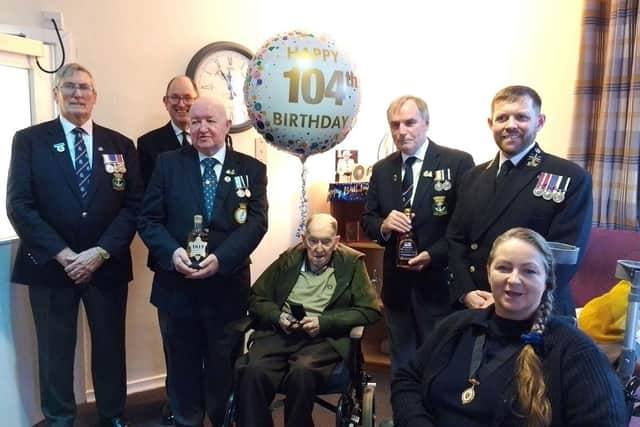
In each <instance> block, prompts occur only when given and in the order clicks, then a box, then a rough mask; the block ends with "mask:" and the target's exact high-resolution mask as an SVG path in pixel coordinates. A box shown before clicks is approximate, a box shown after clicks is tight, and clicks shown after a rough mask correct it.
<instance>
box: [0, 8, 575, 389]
mask: <svg viewBox="0 0 640 427" xmlns="http://www.w3.org/2000/svg"><path fill="white" fill-rule="evenodd" d="M375 4H376V3H375V2H374V3H364V2H355V1H351V2H349V1H344V0H324V1H318V2H305V1H302V0H296V1H294V0H291V1H289V0H271V1H258V0H235V1H228V2H223V1H214V0H185V1H183V2H176V1H174V0H172V1H166V0H154V1H135V0H109V1H104V2H98V1H80V0H3V2H2V3H1V4H0V20H1V21H2V22H0V23H6V24H21V25H27V26H40V14H39V12H40V11H41V10H58V11H62V12H63V14H64V23H65V30H66V31H69V32H71V33H72V36H73V41H74V46H75V52H73V56H74V57H75V58H76V59H77V60H78V61H79V62H81V63H83V64H84V65H86V66H88V67H89V68H90V69H91V70H92V71H93V73H94V76H95V78H96V80H97V84H98V90H99V95H98V105H97V108H96V112H95V118H96V120H97V121H98V122H100V123H102V124H104V125H107V126H110V127H113V128H116V129H118V130H120V131H122V132H123V133H125V134H126V135H129V136H130V137H132V138H136V137H137V136H139V135H140V134H142V133H143V132H145V131H147V130H149V129H151V128H153V127H157V126H159V125H161V124H162V123H164V121H165V120H166V113H165V111H164V109H163V105H162V103H161V97H162V95H163V91H164V88H165V85H166V81H167V79H168V77H169V76H172V75H174V74H177V73H182V72H184V70H185V69H186V66H187V63H188V62H189V60H190V59H191V57H192V55H193V54H194V53H195V52H196V51H197V50H198V49H199V48H201V47H202V46H204V45H206V44H208V43H210V42H213V41H218V40H228V41H234V42H238V43H240V44H243V45H245V46H247V47H249V48H250V49H252V50H254V51H255V50H256V49H257V48H258V47H259V46H260V45H261V44H262V43H263V42H264V41H265V40H267V39H268V38H269V37H271V36H272V35H274V34H276V33H278V32H281V31H286V30H291V29H307V30H313V31H315V32H324V33H327V34H329V35H331V36H332V37H333V38H334V39H335V40H336V41H337V42H338V44H339V45H342V46H343V47H344V48H345V49H346V50H347V51H349V52H350V53H351V55H352V58H353V60H354V62H355V63H356V64H357V65H358V70H359V73H360V81H361V85H362V86H361V87H362V94H363V95H362V107H361V111H360V114H359V116H358V122H357V124H356V126H355V128H354V130H353V132H352V133H351V134H350V135H349V137H348V138H347V140H346V141H344V142H343V143H342V144H341V146H340V147H342V148H352V149H357V150H359V151H360V155H359V160H360V162H361V163H372V162H373V161H374V160H375V159H376V147H377V144H378V142H379V141H380V139H381V138H382V137H383V136H384V135H385V133H386V130H387V128H386V123H385V113H384V112H385V109H386V106H387V104H388V102H389V101H390V100H391V99H392V98H394V97H396V96H398V95H400V94H404V93H409V92H410V93H413V94H416V95H420V96H422V97H424V98H425V99H426V100H427V101H428V102H429V104H430V109H431V129H430V136H431V138H433V139H434V140H435V141H437V142H440V143H442V144H445V145H450V146H453V147H457V148H461V149H464V150H467V151H469V152H470V153H472V154H473V156H474V157H475V159H476V162H481V161H485V160H487V159H489V158H490V157H492V156H493V154H494V152H495V149H494V145H493V141H492V138H491V135H490V133H489V131H488V129H487V127H486V117H487V116H488V113H489V101H490V99H491V97H492V96H493V94H494V93H495V91H496V90H497V89H499V88H500V87H502V86H505V85H508V84H514V83H521V84H528V85H531V86H533V87H535V88H536V89H537V90H538V91H539V92H540V94H541V95H542V98H543V110H545V112H546V113H547V116H548V121H547V125H546V127H545V129H544V130H543V132H542V133H541V135H540V138H539V140H540V142H541V143H542V145H543V147H545V148H546V149H547V150H549V151H551V152H554V153H558V154H564V153H565V152H566V149H567V143H568V138H569V135H570V122H571V115H572V109H573V101H572V93H573V83H574V80H575V74H576V73H575V70H576V66H577V65H576V64H577V55H578V49H579V25H580V16H581V7H582V2H581V1H580V0H565V1H557V0H484V1H476V0H468V1H457V2H445V1H440V0H416V1H408V0H395V1H392V2H386V3H385V4H384V6H374V5H375ZM363 7H366V8H367V11H366V14H367V18H366V19H365V18H364V17H363V15H364V11H363ZM255 135H256V134H255V133H254V131H253V130H250V131H247V132H245V133H244V134H242V135H239V136H237V137H235V141H236V144H237V146H238V147H239V148H240V150H242V151H249V152H252V149H253V148H252V144H253V138H254V137H255ZM333 156H334V154H333V152H329V153H325V154H322V155H316V156H313V157H311V158H310V159H309V160H308V162H307V166H308V170H309V174H308V182H309V190H310V193H311V197H312V202H311V207H312V209H327V205H326V202H325V201H324V198H325V188H326V183H327V182H328V181H330V180H332V177H333V172H332V170H333ZM267 157H268V162H267V163H268V169H269V189H268V191H269V199H270V205H271V209H270V212H269V225H270V228H269V232H268V234H267V237H266V238H265V239H264V240H263V242H262V244H261V245H260V247H259V248H258V249H257V251H256V253H255V254H254V257H253V258H254V265H253V270H254V276H255V274H256V273H259V272H260V271H262V270H263V269H264V267H265V266H266V265H268V264H269V263H270V262H271V261H272V260H273V259H274V257H275V256H276V255H277V254H278V253H279V252H280V251H281V250H283V249H284V248H285V247H287V246H288V245H290V244H291V243H292V242H293V241H294V230H295V226H296V224H297V217H298V213H297V206H298V194H299V180H298V179H296V178H294V177H296V176H297V174H298V173H299V171H300V170H301V168H300V163H299V161H298V160H297V159H296V158H294V157H292V156H290V155H288V154H286V153H283V152H280V151H277V150H275V149H273V148H272V147H269V149H268V154H267ZM134 252H135V262H136V271H135V274H136V276H135V277H136V279H135V283H134V284H133V286H132V287H131V293H130V300H129V317H128V360H129V366H128V369H129V379H130V381H132V382H136V381H141V386H142V387H144V386H145V384H151V382H149V380H152V379H153V378H154V377H155V376H157V375H160V374H162V368H163V365H162V358H161V356H160V344H159V334H158V332H157V322H156V318H155V312H154V310H153V309H152V307H151V306H150V305H149V304H148V302H147V301H148V295H149V288H150V280H151V276H150V274H149V273H148V272H147V270H146V268H145V266H144V259H145V256H146V252H145V250H144V247H143V245H142V244H141V243H140V241H139V240H136V241H135V242H134Z"/></svg>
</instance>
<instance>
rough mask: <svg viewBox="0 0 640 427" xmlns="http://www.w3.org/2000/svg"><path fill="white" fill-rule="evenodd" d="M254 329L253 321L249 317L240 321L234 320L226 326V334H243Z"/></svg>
mask: <svg viewBox="0 0 640 427" xmlns="http://www.w3.org/2000/svg"><path fill="white" fill-rule="evenodd" d="M253 327H254V320H253V318H252V317H251V316H245V317H243V318H242V319H238V320H234V321H233V322H230V323H228V324H227V326H226V329H227V331H228V332H236V333H245V332H247V331H248V330H249V329H252V328H253Z"/></svg>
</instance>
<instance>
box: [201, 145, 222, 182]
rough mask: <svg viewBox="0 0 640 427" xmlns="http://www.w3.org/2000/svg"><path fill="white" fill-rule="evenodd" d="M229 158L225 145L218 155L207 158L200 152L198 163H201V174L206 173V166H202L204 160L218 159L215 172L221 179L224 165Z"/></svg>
mask: <svg viewBox="0 0 640 427" xmlns="http://www.w3.org/2000/svg"><path fill="white" fill-rule="evenodd" d="M226 156H227V147H226V144H223V145H222V147H221V148H220V149H219V150H218V152H217V153H216V154H214V155H213V156H205V155H204V154H202V153H201V152H199V151H198V162H199V163H200V173H201V174H202V173H204V166H202V159H207V158H209V157H211V158H213V159H216V160H217V161H218V163H216V165H215V166H214V167H213V170H214V171H215V173H216V176H217V177H218V179H220V174H221V173H222V165H224V159H225V157H226Z"/></svg>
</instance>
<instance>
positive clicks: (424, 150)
mask: <svg viewBox="0 0 640 427" xmlns="http://www.w3.org/2000/svg"><path fill="white" fill-rule="evenodd" d="M427 148H429V138H427V139H425V141H424V143H423V144H422V145H421V146H420V148H418V149H417V150H416V152H415V153H413V154H411V155H409V154H404V153H401V154H402V164H403V165H404V161H405V160H407V157H412V156H413V157H416V158H417V159H418V160H419V161H415V162H414V163H413V165H414V166H415V165H416V163H421V162H423V161H424V156H425V155H426V154H427ZM418 170H420V169H418Z"/></svg>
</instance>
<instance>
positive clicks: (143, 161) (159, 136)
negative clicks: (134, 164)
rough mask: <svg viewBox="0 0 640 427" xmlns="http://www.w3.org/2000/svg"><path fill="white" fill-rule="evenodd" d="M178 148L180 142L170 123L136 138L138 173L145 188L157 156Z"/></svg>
mask: <svg viewBox="0 0 640 427" xmlns="http://www.w3.org/2000/svg"><path fill="white" fill-rule="evenodd" d="M180 147H181V145H180V141H178V137H177V136H176V133H175V132H174V130H173V126H171V122H170V121H169V122H168V123H167V124H166V125H164V126H162V127H160V128H158V129H154V130H152V131H150V132H147V133H145V134H144V135H142V136H141V137H140V138H138V157H139V158H140V171H141V172H142V179H143V180H144V186H145V188H146V187H147V186H148V185H149V180H150V179H151V174H152V173H153V167H154V166H155V164H156V159H157V158H158V155H159V154H160V153H164V152H165V151H170V150H177V149H178V148H180Z"/></svg>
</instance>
